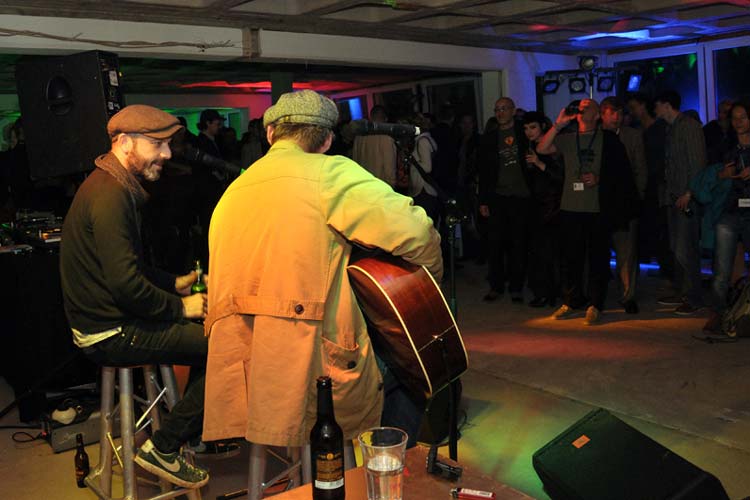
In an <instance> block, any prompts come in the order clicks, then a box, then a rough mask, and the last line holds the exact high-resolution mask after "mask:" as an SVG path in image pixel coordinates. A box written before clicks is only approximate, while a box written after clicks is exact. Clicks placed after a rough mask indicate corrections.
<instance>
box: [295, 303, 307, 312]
mask: <svg viewBox="0 0 750 500" xmlns="http://www.w3.org/2000/svg"><path fill="white" fill-rule="evenodd" d="M294 312H295V313H297V314H302V313H303V312H305V308H304V307H303V306H302V304H297V305H296V306H294Z"/></svg>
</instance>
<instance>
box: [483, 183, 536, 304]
mask: <svg viewBox="0 0 750 500" xmlns="http://www.w3.org/2000/svg"><path fill="white" fill-rule="evenodd" d="M488 206H489V209H490V217H489V221H488V228H487V244H488V249H487V262H488V264H489V281H490V288H491V289H492V290H495V291H497V292H501V293H502V292H503V291H504V290H505V281H506V280H507V281H508V289H509V291H510V292H511V293H521V292H522V291H523V284H524V281H525V279H526V252H527V240H528V222H529V220H531V215H532V214H531V210H532V204H531V198H516V197H512V196H500V195H495V196H494V197H493V198H492V199H491V200H490V202H489V204H488Z"/></svg>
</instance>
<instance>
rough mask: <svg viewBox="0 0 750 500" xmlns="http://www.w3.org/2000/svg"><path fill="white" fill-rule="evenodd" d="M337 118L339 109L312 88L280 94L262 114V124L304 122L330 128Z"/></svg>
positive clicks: (265, 125)
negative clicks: (274, 102)
mask: <svg viewBox="0 0 750 500" xmlns="http://www.w3.org/2000/svg"><path fill="white" fill-rule="evenodd" d="M338 119H339V110H338V109H337V108H336V104H335V103H334V102H333V101H332V100H330V99H329V98H327V97H325V96H322V95H320V94H318V93H317V92H315V91H312V90H300V91H299V92H289V93H286V94H282V95H281V97H279V100H278V101H277V102H276V104H274V105H273V106H271V107H270V108H268V109H267V110H266V112H265V113H264V114H263V126H264V127H267V126H268V125H271V124H274V123H306V124H308V125H320V126H321V127H326V128H330V129H332V128H333V127H334V126H335V125H336V122H337V121H338Z"/></svg>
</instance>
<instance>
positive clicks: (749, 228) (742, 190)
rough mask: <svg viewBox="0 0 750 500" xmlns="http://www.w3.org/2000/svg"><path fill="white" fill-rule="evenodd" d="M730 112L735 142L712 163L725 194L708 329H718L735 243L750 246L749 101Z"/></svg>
mask: <svg viewBox="0 0 750 500" xmlns="http://www.w3.org/2000/svg"><path fill="white" fill-rule="evenodd" d="M729 116H730V117H731V126H732V130H734V132H735V134H736V136H737V140H736V144H735V145H734V147H732V148H730V149H729V152H728V153H727V154H726V156H725V158H724V165H723V167H720V168H717V167H715V166H714V167H713V168H717V174H716V176H717V178H718V180H719V187H718V190H717V192H718V191H720V192H721V193H722V195H723V196H725V201H724V202H723V209H722V210H721V213H720V215H718V218H717V222H716V242H715V247H714V280H713V284H712V286H711V299H710V300H711V311H710V315H709V318H708V322H707V323H706V325H705V326H704V327H703V330H704V331H706V332H707V333H718V332H720V330H721V320H720V318H721V313H722V312H724V309H726V305H727V304H726V298H727V290H728V289H729V279H730V276H731V275H732V268H733V265H734V258H735V254H736V252H737V243H738V241H740V240H741V241H742V243H743V245H744V246H745V247H748V246H750V103H747V102H737V103H735V104H734V105H733V106H732V110H731V112H730V115H729ZM708 168H712V167H708ZM722 184H723V185H722ZM722 188H723V189H722Z"/></svg>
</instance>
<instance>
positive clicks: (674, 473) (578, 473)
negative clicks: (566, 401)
mask: <svg viewBox="0 0 750 500" xmlns="http://www.w3.org/2000/svg"><path fill="white" fill-rule="evenodd" d="M533 464H534V469H535V470H536V472H537V474H538V475H539V477H540V478H541V480H542V483H543V484H544V490H545V491H546V492H547V494H548V495H549V496H550V497H551V498H552V499H553V500H573V499H577V500H600V499H603V498H606V499H607V500H619V499H621V500H645V499H649V500H651V499H653V500H657V499H659V500H661V499H675V500H676V499H680V500H698V499H701V500H702V499H706V500H707V499H711V500H724V499H727V500H728V497H727V494H726V492H725V491H724V488H723V486H722V485H721V483H720V482H719V480H718V479H716V477H714V476H712V475H711V474H709V473H707V472H705V471H703V470H701V469H699V468H698V467H696V466H695V465H693V464H691V463H690V462H688V461H687V460H685V459H684V458H682V457H680V456H678V455H676V454H675V453H672V452H671V451H670V450H668V449H666V448H664V447H663V446H662V445H660V444H659V443H657V442H656V441H654V440H653V439H651V438H649V437H647V436H645V435H643V434H641V433H640V432H639V431H637V430H636V429H634V428H633V427H631V426H629V425H628V424H626V423H625V422H623V421H622V420H620V419H618V418H617V417H615V416H613V415H612V414H610V413H609V412H608V411H606V410H603V409H598V410H594V411H592V412H590V413H589V414H588V415H586V416H585V417H583V418H582V419H580V420H579V421H578V422H576V423H575V424H573V425H572V426H570V427H569V428H567V429H566V430H565V431H563V433H562V434H560V435H559V436H557V437H556V438H555V439H553V440H552V441H550V442H549V443H547V444H546V445H545V446H544V447H542V448H541V449H539V450H538V451H537V452H536V453H534V457H533Z"/></svg>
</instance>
